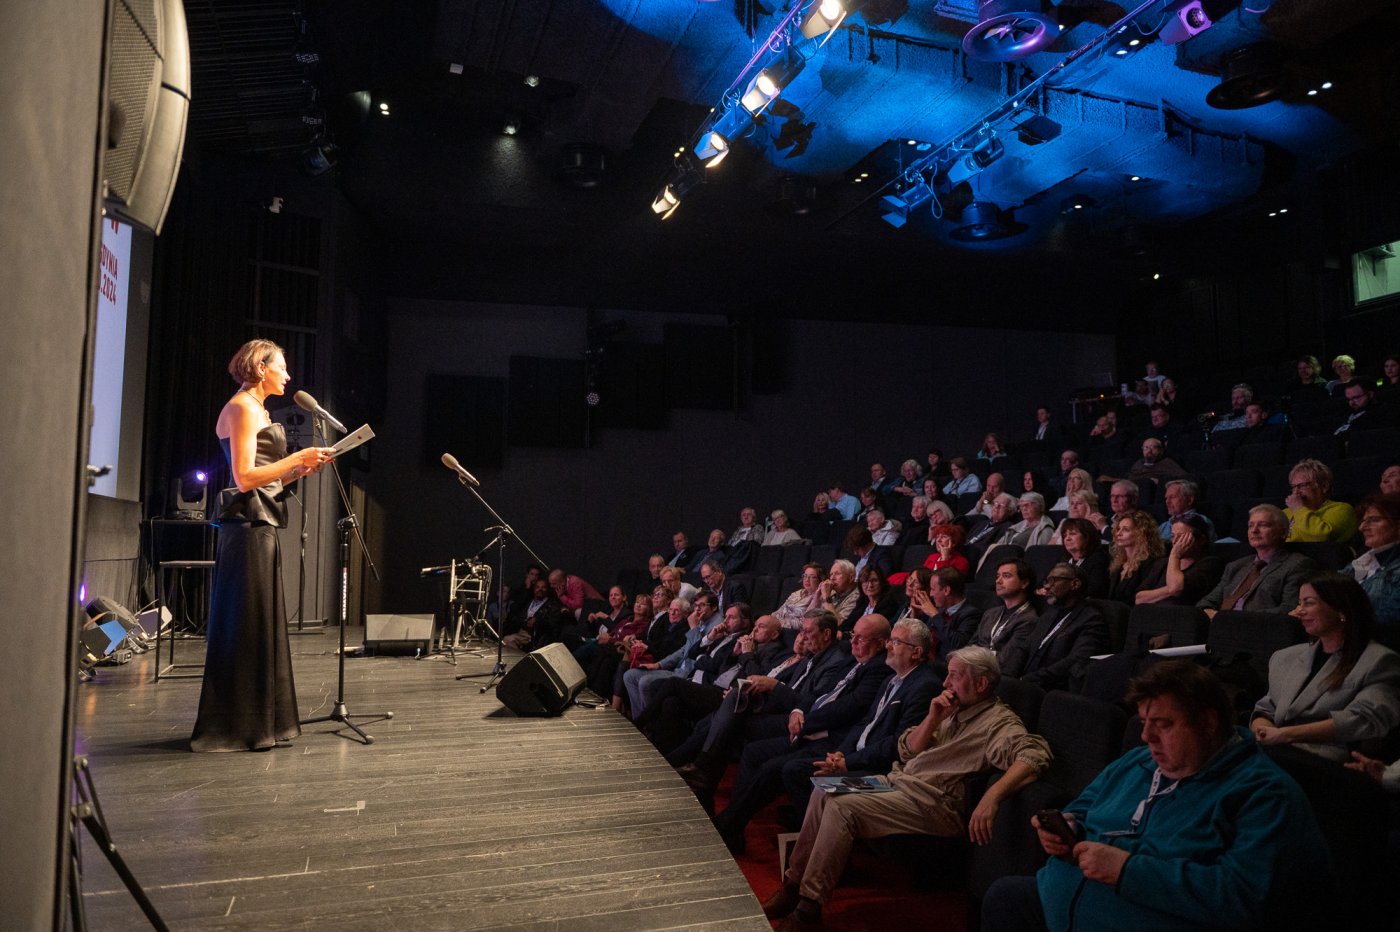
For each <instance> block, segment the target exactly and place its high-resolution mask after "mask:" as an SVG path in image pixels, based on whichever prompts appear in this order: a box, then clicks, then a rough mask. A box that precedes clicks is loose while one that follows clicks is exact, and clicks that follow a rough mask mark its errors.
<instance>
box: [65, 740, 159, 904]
mask: <svg viewBox="0 0 1400 932" xmlns="http://www.w3.org/2000/svg"><path fill="white" fill-rule="evenodd" d="M73 789H74V792H76V794H77V797H78V798H77V801H76V802H74V803H73V805H72V808H71V809H70V810H69V833H70V842H71V844H72V849H73V851H72V858H73V864H72V870H71V871H69V875H68V897H69V905H70V907H71V911H72V921H73V928H74V929H75V930H77V932H84V930H86V929H87V915H86V914H85V913H84V912H83V885H82V881H83V862H82V858H81V856H80V855H81V849H80V846H79V844H78V837H77V835H78V823H79V822H81V823H82V824H83V825H85V826H87V830H88V834H89V835H91V836H92V840H93V842H94V843H96V845H97V847H98V849H99V850H100V851H101V852H102V854H103V856H104V857H106V858H107V861H108V863H110V864H111V865H112V869H113V870H114V871H116V872H117V876H119V877H121V879H122V883H124V884H126V889H127V892H128V893H130V894H131V898H132V899H134V900H135V901H136V905H137V906H140V907H141V912H143V913H145V914H146V919H147V921H148V922H150V924H151V927H152V928H153V929H156V930H157V932H169V928H170V927H169V926H167V925H166V924H165V920H163V919H161V918H160V913H158V912H156V908H155V905H154V904H153V903H152V902H151V901H150V898H149V897H147V896H146V891H145V890H143V889H142V888H141V884H140V882H139V881H138V880H137V879H136V875H135V874H133V873H132V872H131V868H129V867H127V864H126V860H125V859H124V858H123V857H122V856H121V854H120V853H118V851H117V846H116V844H115V843H114V842H113V841H112V836H111V834H110V833H108V831H107V819H106V817H105V816H103V814H102V803H101V802H99V801H98V799H97V786H96V785H95V784H94V783H93V782H92V771H91V770H89V769H88V759H87V758H86V757H83V756H78V757H75V758H73Z"/></svg>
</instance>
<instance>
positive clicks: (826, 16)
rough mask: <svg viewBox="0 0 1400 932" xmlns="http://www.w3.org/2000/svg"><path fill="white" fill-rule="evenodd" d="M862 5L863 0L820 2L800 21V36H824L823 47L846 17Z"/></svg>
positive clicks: (826, 0) (822, 0)
mask: <svg viewBox="0 0 1400 932" xmlns="http://www.w3.org/2000/svg"><path fill="white" fill-rule="evenodd" d="M863 4H864V0H844V2H843V0H821V2H819V3H816V4H814V5H813V6H812V9H811V10H810V11H809V12H808V13H807V15H806V17H804V18H803V20H802V25H801V27H800V29H801V31H802V35H803V36H805V37H806V38H808V39H815V38H816V37H817V36H823V35H824V36H826V38H825V39H822V44H823V45H825V44H826V42H827V40H829V39H830V38H831V37H832V35H834V34H835V32H836V30H837V29H838V28H840V26H841V24H842V23H843V22H845V20H846V17H847V16H849V15H850V14H852V13H854V12H855V11H856V10H857V9H858V8H859V7H861V6H862V5H863Z"/></svg>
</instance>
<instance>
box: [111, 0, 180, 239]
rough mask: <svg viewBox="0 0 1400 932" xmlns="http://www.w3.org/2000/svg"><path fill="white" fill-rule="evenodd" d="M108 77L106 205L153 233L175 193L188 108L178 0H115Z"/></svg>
mask: <svg viewBox="0 0 1400 932" xmlns="http://www.w3.org/2000/svg"><path fill="white" fill-rule="evenodd" d="M111 23H112V25H111V37H110V42H111V46H110V53H109V58H108V61H109V64H108V73H107V154H106V156H105V159H104V164H103V174H104V178H105V181H106V183H107V185H106V187H107V195H106V196H107V207H108V209H109V210H110V211H111V212H112V213H113V214H115V215H116V216H117V217H118V218H120V219H122V220H125V221H127V222H129V223H132V224H135V225H136V226H139V227H142V228H144V229H147V230H150V231H152V232H154V233H159V232H160V228H161V224H162V223H164V222H165V212H166V210H167V209H169V207H170V196H171V194H172V193H174V190H175V178H176V176H177V175H178V174H179V171H180V156H181V154H182V153H183V152H184V148H185V123H186V120H187V119H188V116H189V108H190V39H189V32H188V30H187V29H186V27H185V8H184V5H183V4H182V2H181V0H115V2H114V3H113V4H112V16H111Z"/></svg>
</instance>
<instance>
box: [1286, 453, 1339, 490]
mask: <svg viewBox="0 0 1400 932" xmlns="http://www.w3.org/2000/svg"><path fill="white" fill-rule="evenodd" d="M1297 475H1303V476H1307V477H1308V479H1309V480H1311V481H1312V482H1316V483H1317V487H1318V490H1319V491H1321V492H1322V494H1323V495H1326V494H1327V493H1328V492H1330V491H1332V468H1331V467H1330V466H1328V465H1327V464H1326V463H1324V462H1323V461H1322V460H1315V459H1305V460H1299V461H1298V462H1296V463H1294V464H1293V468H1292V469H1290V470H1288V481H1289V482H1292V481H1293V477H1294V476H1297Z"/></svg>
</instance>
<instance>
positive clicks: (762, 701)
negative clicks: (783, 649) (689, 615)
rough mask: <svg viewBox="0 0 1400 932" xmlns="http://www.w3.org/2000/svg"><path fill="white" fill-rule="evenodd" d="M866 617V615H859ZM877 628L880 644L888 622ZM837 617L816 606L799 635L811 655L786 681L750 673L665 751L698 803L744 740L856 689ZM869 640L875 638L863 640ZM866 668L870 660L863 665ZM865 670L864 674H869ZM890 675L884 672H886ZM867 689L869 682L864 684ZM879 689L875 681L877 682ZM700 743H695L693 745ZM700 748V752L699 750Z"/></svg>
mask: <svg viewBox="0 0 1400 932" xmlns="http://www.w3.org/2000/svg"><path fill="white" fill-rule="evenodd" d="M862 620H865V621H868V620H869V617H867V618H866V619H862ZM879 621H881V622H884V625H885V628H884V630H883V631H880V632H879V641H878V644H879V646H878V647H877V648H876V651H877V652H878V651H880V650H883V649H884V646H885V636H886V635H887V634H888V633H889V622H888V621H884V619H883V618H881V619H879ZM836 627H837V622H836V616H835V615H832V614H831V613H830V612H827V611H823V610H822V609H816V610H815V611H810V612H808V613H807V614H806V616H805V617H804V618H803V619H802V636H803V637H804V638H806V640H807V643H808V646H809V648H810V650H811V656H809V657H808V658H807V659H806V660H805V661H803V662H802V663H801V664H799V666H798V667H797V668H796V672H795V673H794V674H793V675H792V678H791V679H790V681H788V682H783V681H782V680H780V679H778V678H777V677H773V676H750V677H748V678H746V679H743V680H740V681H738V682H736V683H735V684H734V686H733V687H732V688H731V690H730V692H729V694H728V695H727V696H726V701H725V702H723V703H721V705H720V707H719V709H718V710H717V711H716V712H715V714H714V715H711V716H708V717H706V718H705V719H703V720H702V721H701V722H700V723H699V724H698V725H696V726H695V731H694V732H692V734H691V737H690V739H689V740H687V742H686V744H685V745H682V748H680V749H677V750H676V751H675V752H673V753H672V754H671V755H669V756H668V760H672V761H673V762H679V760H680V759H681V758H682V757H683V758H684V759H685V760H686V761H688V763H685V764H684V765H683V766H680V767H678V768H677V772H678V773H680V775H681V776H682V777H684V778H685V780H686V782H687V783H689V784H690V786H691V788H692V789H694V790H695V792H696V795H697V796H699V797H700V799H701V801H702V802H708V801H709V799H710V798H711V797H712V796H713V794H714V788H715V786H717V785H718V784H719V781H720V777H722V776H723V775H724V768H725V767H727V766H728V765H729V758H730V757H731V755H732V754H733V752H734V750H735V749H736V748H737V746H738V745H739V744H741V743H742V742H743V741H744V740H746V739H748V740H752V739H754V738H769V737H774V736H776V735H781V734H790V733H791V728H792V720H793V719H792V716H791V714H790V713H792V712H793V711H794V710H798V709H800V710H803V712H804V715H805V714H806V713H807V712H811V711H812V710H814V709H815V708H816V703H818V702H823V704H825V703H829V702H832V701H834V700H835V699H836V698H838V697H839V696H840V694H841V693H842V692H844V691H845V690H846V689H848V688H855V689H859V688H861V687H860V684H859V682H857V680H858V679H859V678H860V677H859V676H858V675H848V674H849V673H850V671H851V668H852V665H853V663H854V662H855V661H853V659H852V655H851V654H847V653H846V652H845V651H843V650H841V649H840V648H839V647H838V646H837V645H836ZM873 627H874V630H872V626H871V625H867V627H866V631H867V633H868V634H872V635H873V634H874V633H875V632H876V631H878V625H875V626H873ZM866 643H867V644H869V643H873V642H866ZM867 667H869V665H867ZM869 672H870V671H869V669H867V670H866V671H865V675H869ZM885 675H888V672H886V673H885ZM865 688H867V689H869V687H865ZM875 688H876V689H878V684H877V686H876V687H875ZM697 744H698V745H699V746H698V747H696V745H697ZM697 752H698V753H697Z"/></svg>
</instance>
